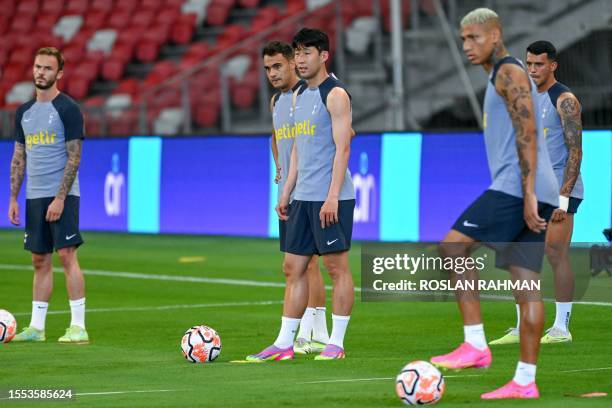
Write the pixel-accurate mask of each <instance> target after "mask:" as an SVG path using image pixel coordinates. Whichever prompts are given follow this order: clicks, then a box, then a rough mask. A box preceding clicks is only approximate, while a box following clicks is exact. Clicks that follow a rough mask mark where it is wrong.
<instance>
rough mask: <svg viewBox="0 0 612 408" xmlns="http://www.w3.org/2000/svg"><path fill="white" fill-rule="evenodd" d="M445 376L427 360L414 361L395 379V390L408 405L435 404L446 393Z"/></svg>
mask: <svg viewBox="0 0 612 408" xmlns="http://www.w3.org/2000/svg"><path fill="white" fill-rule="evenodd" d="M445 388H446V384H444V377H443V376H442V374H441V373H440V371H439V370H438V369H437V368H436V367H434V366H433V365H431V364H430V363H428V362H427V361H413V362H412V363H408V364H406V365H405V366H404V368H402V371H400V373H399V374H398V375H397V378H396V379H395V392H396V393H397V396H398V397H400V399H401V400H402V402H403V403H404V404H406V405H425V404H435V403H436V402H438V401H440V398H442V394H444V389H445Z"/></svg>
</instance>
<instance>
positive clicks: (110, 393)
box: [74, 390, 178, 397]
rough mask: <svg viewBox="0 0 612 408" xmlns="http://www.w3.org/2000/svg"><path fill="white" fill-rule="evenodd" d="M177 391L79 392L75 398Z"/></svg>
mask: <svg viewBox="0 0 612 408" xmlns="http://www.w3.org/2000/svg"><path fill="white" fill-rule="evenodd" d="M173 391H178V390H139V391H105V392H79V393H76V394H74V395H75V396H77V397H89V396H92V395H117V394H146V393H151V392H173Z"/></svg>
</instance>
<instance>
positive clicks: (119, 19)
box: [107, 9, 132, 30]
mask: <svg viewBox="0 0 612 408" xmlns="http://www.w3.org/2000/svg"><path fill="white" fill-rule="evenodd" d="M131 19H132V14H131V12H130V11H129V10H125V9H121V10H117V11H113V12H111V15H110V17H109V18H108V22H107V25H108V26H109V28H114V29H115V30H121V29H124V28H126V27H127V26H128V24H129V23H130V20H131Z"/></svg>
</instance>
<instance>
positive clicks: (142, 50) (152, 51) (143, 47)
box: [136, 41, 159, 62]
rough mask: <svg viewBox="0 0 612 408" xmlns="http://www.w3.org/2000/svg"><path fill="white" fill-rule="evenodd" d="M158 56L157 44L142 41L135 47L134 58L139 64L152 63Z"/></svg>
mask: <svg viewBox="0 0 612 408" xmlns="http://www.w3.org/2000/svg"><path fill="white" fill-rule="evenodd" d="M158 55H159V44H157V43H156V42H154V41H142V42H140V43H139V44H138V45H137V46H136V58H137V59H138V60H139V61H141V62H153V61H155V59H156V58H157V56H158Z"/></svg>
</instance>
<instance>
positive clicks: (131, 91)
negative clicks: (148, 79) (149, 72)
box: [113, 78, 140, 99]
mask: <svg viewBox="0 0 612 408" xmlns="http://www.w3.org/2000/svg"><path fill="white" fill-rule="evenodd" d="M139 90H140V82H139V81H138V80H137V79H135V78H128V79H124V80H122V81H121V82H119V85H117V87H116V88H115V89H113V94H127V95H130V96H132V99H133V98H134V96H135V95H136V94H137V93H138V91H139Z"/></svg>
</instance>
